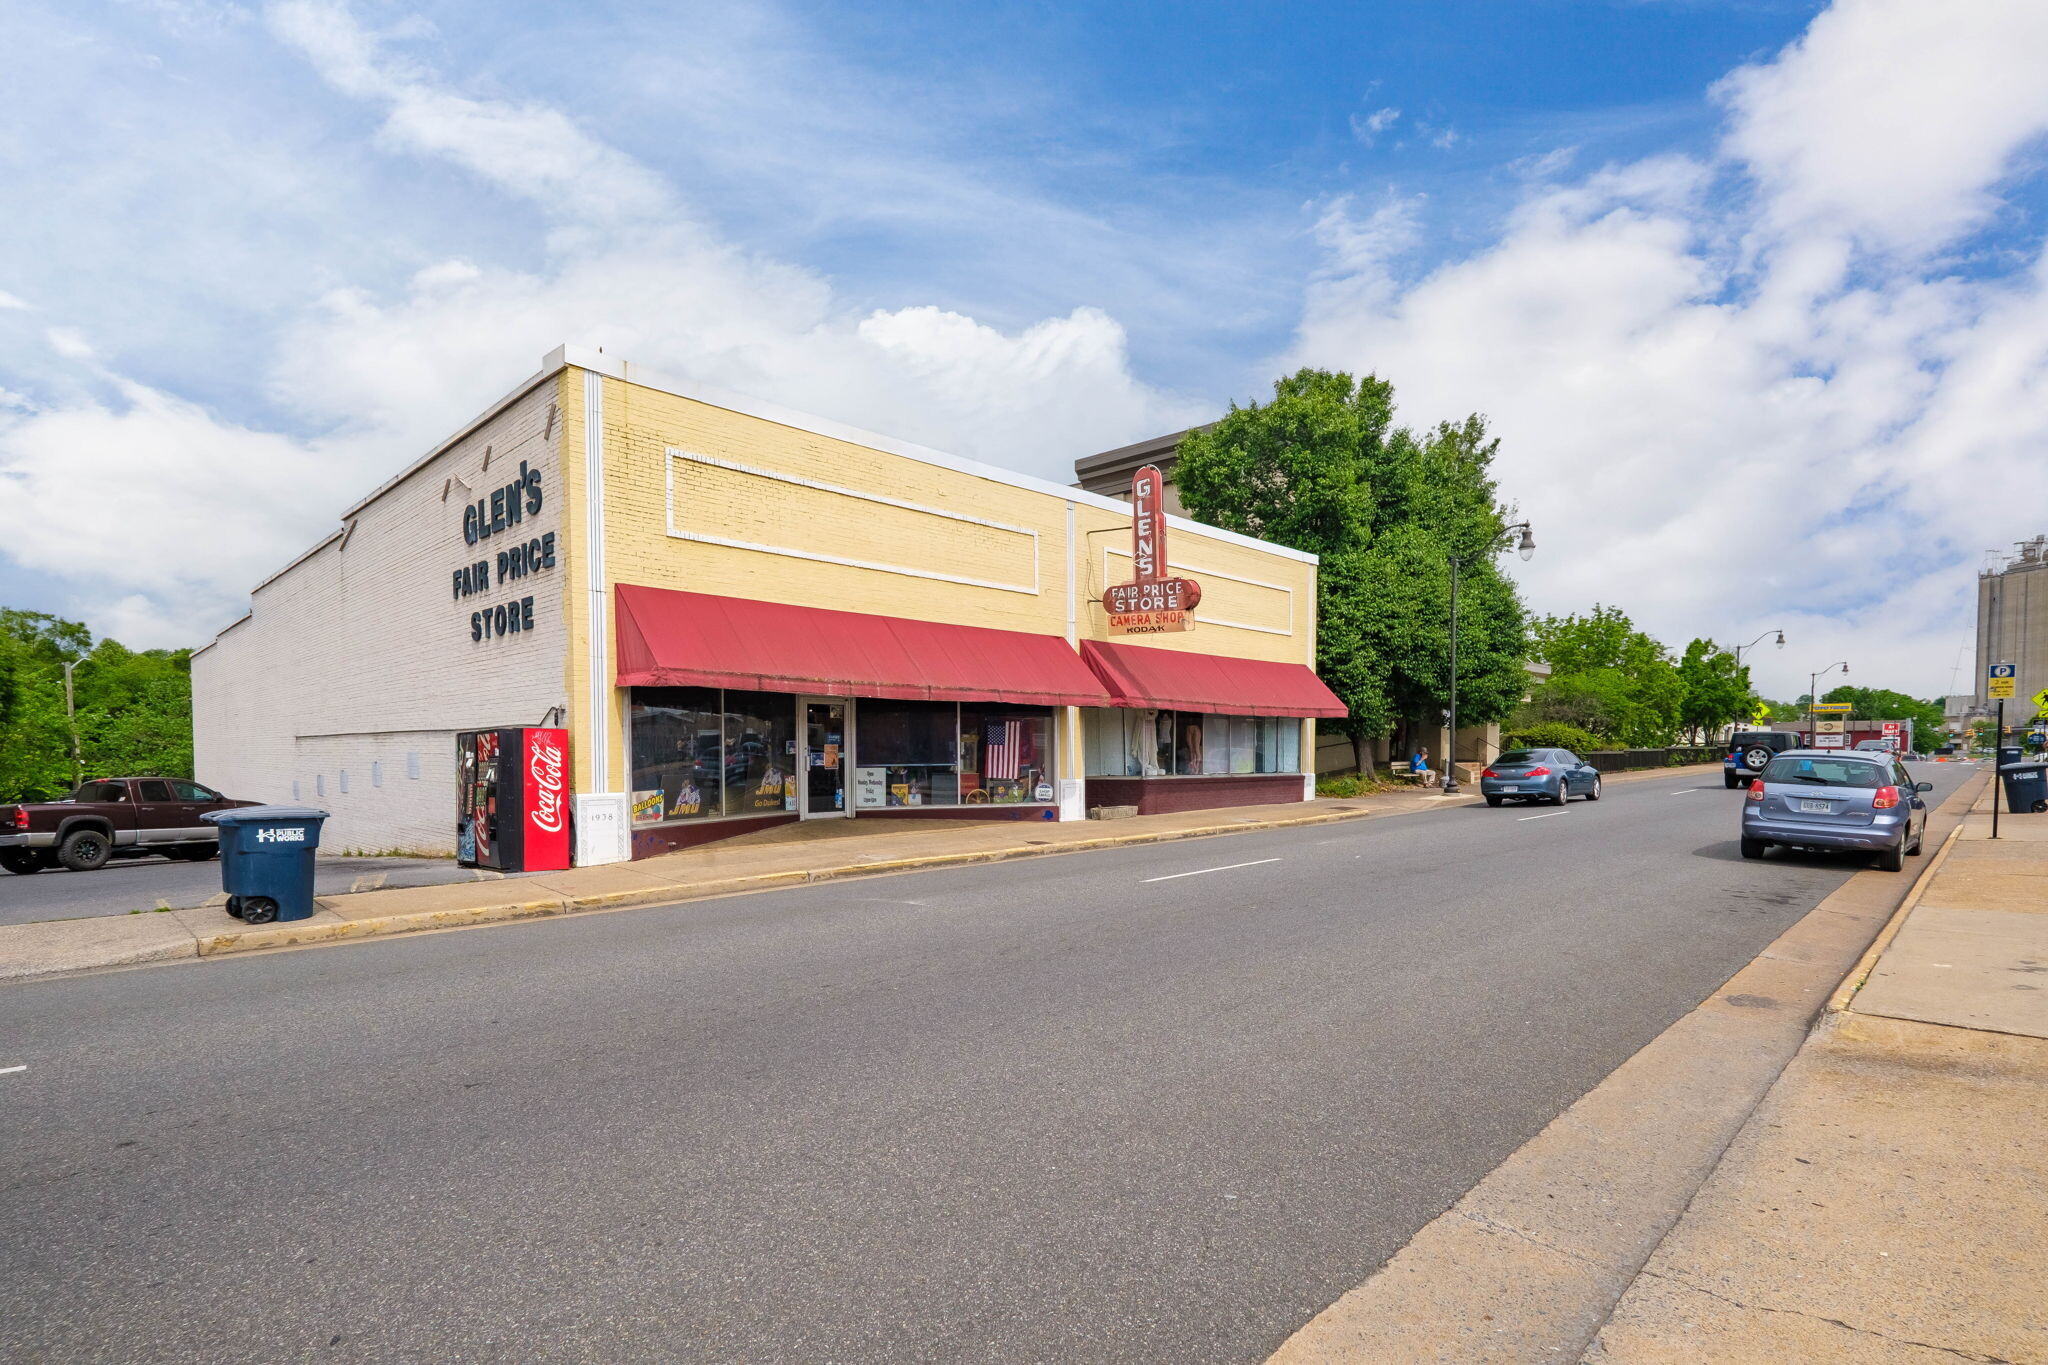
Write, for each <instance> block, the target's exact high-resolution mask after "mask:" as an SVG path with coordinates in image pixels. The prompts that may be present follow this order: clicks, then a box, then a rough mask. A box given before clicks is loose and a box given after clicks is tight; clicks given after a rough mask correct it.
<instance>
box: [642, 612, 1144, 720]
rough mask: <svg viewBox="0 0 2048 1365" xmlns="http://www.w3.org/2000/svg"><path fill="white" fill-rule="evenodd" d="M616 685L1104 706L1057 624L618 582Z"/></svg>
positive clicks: (1095, 684) (1106, 699)
mask: <svg viewBox="0 0 2048 1365" xmlns="http://www.w3.org/2000/svg"><path fill="white" fill-rule="evenodd" d="M617 601H618V614H619V621H618V641H619V676H618V684H619V686H621V687H732V688H742V689H745V690H747V691H750V692H813V693H817V694H819V695H822V696H829V697H893V698H899V699H910V700H919V699H922V700H929V701H981V702H1026V703H1031V704H1035V705H1040V706H1107V705H1109V704H1110V700H1109V697H1108V695H1107V694H1106V693H1104V692H1103V690H1102V685H1101V684H1100V683H1099V682H1097V681H1096V678H1095V674H1094V673H1093V672H1091V671H1090V670H1089V668H1088V666H1087V665H1086V664H1084V663H1082V662H1081V657H1080V656H1079V655H1078V654H1076V653H1074V649H1073V646H1071V645H1069V644H1068V643H1067V642H1066V641H1065V640H1062V639H1060V638H1059V637H1058V636H1056V635H1031V634H1027V633H1026V632H1024V631H1017V630H989V629H987V628H985V627H980V626H954V625H944V624H941V623H939V622H936V621H912V620H908V619H906V618H904V617H900V616H869V615H865V614H863V613H861V612H855V611H832V610H829V609H827V608H824V607H796V606H789V605H787V604H785V603H781V602H756V601H752V600H750V599H748V598H744V597H714V596H712V595H710V594H709V593H701V592H675V591H672V590H670V589H666V588H638V587H631V586H629V585H627V584H623V583H622V584H620V585H619V587H618V592H617Z"/></svg>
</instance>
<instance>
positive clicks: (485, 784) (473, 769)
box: [455, 725, 569, 872]
mask: <svg viewBox="0 0 2048 1365" xmlns="http://www.w3.org/2000/svg"><path fill="white" fill-rule="evenodd" d="M455 771H456V783H457V792H456V798H455V829H456V842H455V860H456V861H457V862H459V863H461V864H462V865H463V866H464V867H488V868H493V869H495V870H497V871H499V872H557V871H560V870H561V869H563V868H565V867H567V866H568V865H569V732H568V731H567V730H551V729H543V728H539V727H535V726H526V725H516V726H508V727H505V728H502V729H497V730H464V731H462V732H460V733H459V734H457V735H456V736H455Z"/></svg>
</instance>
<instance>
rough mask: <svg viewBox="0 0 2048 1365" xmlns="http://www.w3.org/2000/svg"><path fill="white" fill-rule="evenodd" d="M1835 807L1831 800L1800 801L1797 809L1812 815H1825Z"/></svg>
mask: <svg viewBox="0 0 2048 1365" xmlns="http://www.w3.org/2000/svg"><path fill="white" fill-rule="evenodd" d="M1834 808H1835V803H1834V802H1832V801H1801V802H1800V803H1799V809H1800V810H1802V811H1804V812H1807V813H1809V814H1813V815H1826V814H1827V813H1828V812H1829V811H1832V810H1833V809H1834Z"/></svg>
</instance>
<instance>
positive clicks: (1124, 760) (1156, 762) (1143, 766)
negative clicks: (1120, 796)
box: [1084, 707, 1301, 777]
mask: <svg viewBox="0 0 2048 1365" xmlns="http://www.w3.org/2000/svg"><path fill="white" fill-rule="evenodd" d="M1084 728H1085V730H1086V732H1087V736H1086V738H1087V744H1086V749H1087V762H1088V776H1090V777H1164V776H1169V775H1170V776H1182V777H1189V776H1199V775H1203V774H1212V773H1295V772H1300V771H1301V722H1300V721H1298V720H1296V719H1294V718H1293V717H1291V716H1228V715H1218V714H1215V713H1212V712H1200V711H1149V710H1139V709H1128V710H1127V709H1122V708H1115V707H1101V708H1092V709H1090V710H1089V711H1088V712H1087V713H1086V716H1085V721H1084Z"/></svg>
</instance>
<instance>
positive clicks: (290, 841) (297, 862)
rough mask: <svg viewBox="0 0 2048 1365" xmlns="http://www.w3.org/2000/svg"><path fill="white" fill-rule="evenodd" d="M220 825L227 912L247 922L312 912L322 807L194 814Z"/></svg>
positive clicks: (251, 808) (244, 808) (305, 915)
mask: <svg viewBox="0 0 2048 1365" xmlns="http://www.w3.org/2000/svg"><path fill="white" fill-rule="evenodd" d="M199 818H200V819H202V820H204V821H206V822H207V823H208V824H211V825H217V826H219V828H220V888H221V890H223V891H225V892H227V893H228V913H229V914H230V915H233V916H234V917H235V918H236V919H239V920H242V921H244V922H246V923H249V924H268V923H270V922H271V921H272V920H292V919H306V918H308V917H309V916H311V915H312V913H313V854H314V851H315V850H317V849H318V848H319V847H320V824H321V822H322V821H324V820H325V819H326V818H327V812H326V811H324V810H310V809H308V808H307V807H305V806H240V807H237V808H235V809H233V810H217V811H209V812H207V813H206V814H205V815H202V816H200V817H199Z"/></svg>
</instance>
